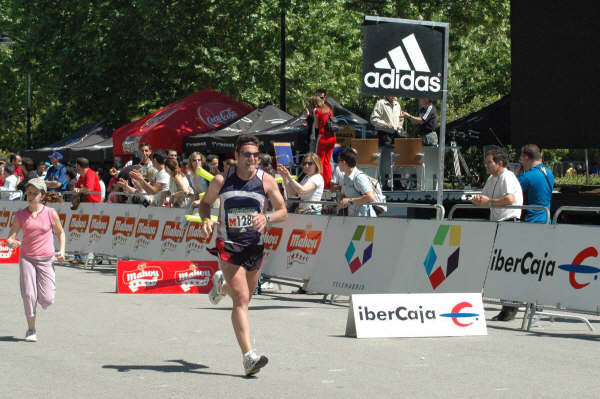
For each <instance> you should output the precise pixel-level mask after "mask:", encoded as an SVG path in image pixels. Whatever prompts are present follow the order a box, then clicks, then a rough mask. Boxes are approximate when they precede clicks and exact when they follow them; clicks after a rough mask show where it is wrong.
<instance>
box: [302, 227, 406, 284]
mask: <svg viewBox="0 0 600 399" xmlns="http://www.w3.org/2000/svg"><path fill="white" fill-rule="evenodd" d="M405 226H406V224H405V222H404V221H401V220H398V219H387V218H385V219H384V218H381V219H374V218H359V217H330V219H329V223H328V225H327V230H326V233H325V237H324V239H323V242H324V243H326V245H324V246H323V248H321V250H320V251H319V258H318V259H317V260H316V264H315V266H314V269H313V275H312V276H311V278H310V281H309V284H308V287H307V289H308V290H309V291H312V292H322V293H329V294H340V295H348V294H351V293H381V292H398V291H397V290H396V289H395V288H394V287H393V285H392V280H393V277H394V274H395V272H396V269H397V268H398V265H399V262H400V261H401V260H402V256H403V255H402V252H403V243H404V240H405V237H406V235H407V234H410V232H408V231H407V230H406V228H405ZM409 250H411V251H412V250H414V248H411V249H409Z"/></svg>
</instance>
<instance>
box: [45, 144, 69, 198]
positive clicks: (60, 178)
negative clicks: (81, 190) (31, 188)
mask: <svg viewBox="0 0 600 399" xmlns="http://www.w3.org/2000/svg"><path fill="white" fill-rule="evenodd" d="M48 158H50V163H51V164H52V166H50V168H48V171H47V172H46V177H45V180H46V187H48V191H65V190H66V189H67V167H66V166H65V165H63V164H62V163H61V161H62V159H63V155H62V154H61V153H60V152H58V151H55V152H53V153H52V154H50V155H49V157H48Z"/></svg>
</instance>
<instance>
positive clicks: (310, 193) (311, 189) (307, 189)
mask: <svg viewBox="0 0 600 399" xmlns="http://www.w3.org/2000/svg"><path fill="white" fill-rule="evenodd" d="M277 170H278V171H279V174H280V175H281V177H282V178H283V183H284V185H285V188H286V190H287V191H288V193H290V194H292V195H297V196H299V197H300V199H301V200H303V201H321V199H322V197H323V189H324V188H325V182H324V181H323V176H321V160H320V159H319V157H318V155H317V154H315V153H314V152H309V153H308V154H306V155H305V156H304V159H303V160H302V171H303V172H304V175H305V176H304V179H302V181H301V182H300V183H298V182H297V181H296V180H294V178H293V177H292V174H291V173H290V171H289V170H288V168H286V167H285V166H283V165H279V166H278V167H277ZM322 208H323V206H322V205H321V204H305V203H301V204H300V205H299V206H298V208H297V210H296V213H305V214H314V215H320V214H321V211H322Z"/></svg>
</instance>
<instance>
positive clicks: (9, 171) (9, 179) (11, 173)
mask: <svg viewBox="0 0 600 399" xmlns="http://www.w3.org/2000/svg"><path fill="white" fill-rule="evenodd" d="M2 178H3V179H4V185H3V186H2V187H0V191H15V192H13V193H2V195H1V197H0V198H1V199H2V200H9V201H14V200H17V199H19V198H20V194H19V193H18V192H16V191H17V180H18V177H17V176H15V168H14V167H13V166H12V165H11V164H6V165H4V169H3V171H2Z"/></svg>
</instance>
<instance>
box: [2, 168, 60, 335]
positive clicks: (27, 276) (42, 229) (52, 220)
mask: <svg viewBox="0 0 600 399" xmlns="http://www.w3.org/2000/svg"><path fill="white" fill-rule="evenodd" d="M46 191H47V189H46V183H45V182H44V179H43V178H41V177H36V178H34V179H31V180H29V181H28V182H27V185H26V186H25V195H26V196H27V202H29V206H28V207H27V208H25V209H21V210H20V211H18V212H17V213H15V219H14V221H13V224H12V226H11V227H10V233H9V235H8V240H7V244H8V245H9V246H10V247H11V248H16V247H18V246H19V245H20V246H21V259H20V262H19V268H20V280H21V297H22V298H23V305H24V306H25V317H27V332H26V333H25V341H29V342H35V341H37V335H36V332H35V311H36V307H37V303H38V302H39V304H40V305H42V308H44V309H46V308H47V307H48V306H49V305H51V304H52V303H53V302H54V293H55V291H56V284H55V279H56V276H55V274H54V266H53V265H52V262H53V261H54V260H55V259H56V260H58V261H59V262H63V261H64V260H65V232H64V230H63V228H62V225H61V224H60V219H59V218H58V214H57V213H56V211H55V210H54V209H52V208H48V207H47V206H45V205H44V204H43V202H42V201H43V198H44V195H45V194H46ZM53 229H54V232H55V233H56V235H57V236H58V242H59V245H60V250H59V251H58V253H57V254H56V258H55V257H54V237H53V236H52V230H53ZM21 230H22V231H23V242H20V241H19V240H18V239H17V238H16V237H17V234H18V233H19V232H20V231H21Z"/></svg>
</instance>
